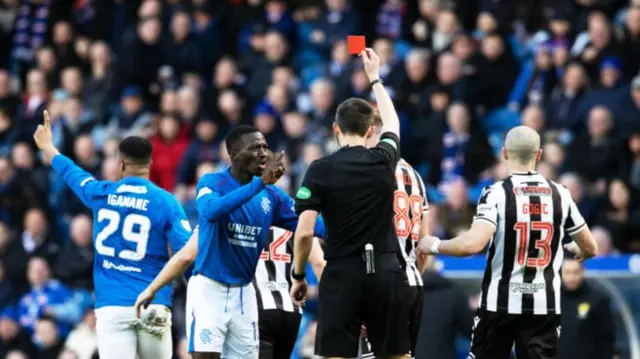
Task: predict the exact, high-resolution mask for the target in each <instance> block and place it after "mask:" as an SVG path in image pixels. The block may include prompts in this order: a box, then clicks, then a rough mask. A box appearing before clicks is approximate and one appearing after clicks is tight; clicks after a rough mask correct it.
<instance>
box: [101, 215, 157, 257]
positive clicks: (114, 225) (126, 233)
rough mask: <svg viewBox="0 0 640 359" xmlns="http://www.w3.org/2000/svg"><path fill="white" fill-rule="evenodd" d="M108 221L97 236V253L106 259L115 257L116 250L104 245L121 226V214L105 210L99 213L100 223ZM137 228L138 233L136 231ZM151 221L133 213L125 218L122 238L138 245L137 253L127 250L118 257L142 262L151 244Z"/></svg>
mask: <svg viewBox="0 0 640 359" xmlns="http://www.w3.org/2000/svg"><path fill="white" fill-rule="evenodd" d="M105 220H106V221H108V223H107V225H106V226H105V227H104V228H103V229H102V231H100V233H98V235H97V236H96V252H98V253H99V254H100V255H103V256H106V257H115V256H116V250H115V248H113V247H110V246H107V245H105V244H104V241H105V240H107V239H108V238H109V237H110V236H111V235H112V234H114V233H115V232H116V231H117V230H118V228H119V226H120V214H119V213H118V212H116V211H113V210H110V209H106V208H103V209H101V210H99V211H98V223H102V221H105ZM136 226H137V227H138V228H137V231H134V229H135V228H136ZM150 229H151V220H150V219H149V217H147V216H143V215H140V214H135V213H131V214H129V215H127V216H126V217H124V222H123V223H122V238H123V239H124V240H126V241H129V242H133V243H135V244H136V249H135V251H132V250H129V249H125V250H122V251H121V252H120V253H118V257H120V258H122V259H128V260H132V261H140V260H142V259H143V258H144V256H145V255H146V253H147V243H148V242H149V230H150Z"/></svg>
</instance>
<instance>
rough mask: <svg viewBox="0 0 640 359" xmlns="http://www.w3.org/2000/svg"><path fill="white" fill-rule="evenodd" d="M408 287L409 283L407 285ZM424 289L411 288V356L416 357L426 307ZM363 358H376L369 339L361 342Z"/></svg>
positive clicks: (409, 292) (409, 296)
mask: <svg viewBox="0 0 640 359" xmlns="http://www.w3.org/2000/svg"><path fill="white" fill-rule="evenodd" d="M407 285H408V283H407ZM423 300H424V289H423V288H422V287H420V286H414V287H411V286H410V287H409V290H408V297H407V305H408V306H409V341H410V342H411V356H415V353H416V344H417V343H418V331H419V330H420V321H421V320H422V307H423V305H424V303H423ZM360 351H361V354H362V358H363V359H366V358H375V356H374V355H373V350H372V348H371V347H370V345H369V342H368V339H367V338H362V340H360Z"/></svg>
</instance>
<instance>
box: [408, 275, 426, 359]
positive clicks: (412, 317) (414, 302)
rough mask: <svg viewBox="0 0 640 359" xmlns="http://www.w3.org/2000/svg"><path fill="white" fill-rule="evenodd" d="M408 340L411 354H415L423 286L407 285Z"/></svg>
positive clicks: (420, 319) (422, 301) (422, 303)
mask: <svg viewBox="0 0 640 359" xmlns="http://www.w3.org/2000/svg"><path fill="white" fill-rule="evenodd" d="M409 288H410V289H409V290H410V293H411V296H410V297H409V340H410V341H411V354H412V356H415V353H416V344H417V343H418V331H420V322H421V321H422V306H423V305H424V288H423V287H419V286H414V287H409Z"/></svg>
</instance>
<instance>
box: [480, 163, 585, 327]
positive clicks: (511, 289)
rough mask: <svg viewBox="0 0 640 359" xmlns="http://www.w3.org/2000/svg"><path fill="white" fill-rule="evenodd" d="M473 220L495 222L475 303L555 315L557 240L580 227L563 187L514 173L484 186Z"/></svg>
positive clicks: (558, 282) (499, 309) (512, 311)
mask: <svg viewBox="0 0 640 359" xmlns="http://www.w3.org/2000/svg"><path fill="white" fill-rule="evenodd" d="M474 220H475V221H484V222H486V223H489V224H490V225H492V226H495V227H496V232H495V234H494V236H493V238H492V239H491V242H490V243H489V251H488V253H487V268H486V270H485V273H484V278H483V280H482V294H481V297H480V303H479V305H480V307H481V308H482V309H485V310H487V311H490V312H499V313H508V314H534V315H552V314H560V285H561V280H560V268H561V266H562V261H563V258H564V252H563V250H562V239H563V238H564V237H565V236H566V235H574V234H577V233H579V232H580V231H582V230H583V229H585V228H586V223H585V221H584V219H583V218H582V216H581V215H580V212H579V211H578V207H577V206H576V204H575V202H574V201H573V199H572V198H571V195H570V193H569V190H568V189H567V188H565V187H564V186H561V185H559V184H557V183H555V182H552V181H548V180H546V179H545V178H544V177H542V176H541V175H539V174H537V173H514V174H512V175H511V176H509V177H508V178H507V179H505V180H504V181H500V182H497V183H495V184H494V185H492V186H490V187H486V188H485V189H484V191H483V192H482V195H481V196H480V199H479V201H478V207H477V214H476V217H475V219H474Z"/></svg>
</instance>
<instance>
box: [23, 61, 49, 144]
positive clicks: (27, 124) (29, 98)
mask: <svg viewBox="0 0 640 359" xmlns="http://www.w3.org/2000/svg"><path fill="white" fill-rule="evenodd" d="M48 92H49V89H48V88H47V82H46V78H45V75H44V73H43V72H42V71H39V70H31V71H29V73H28V74H27V91H26V94H25V96H24V97H23V100H22V109H21V111H20V120H19V121H18V125H19V126H20V130H21V134H22V135H23V136H28V134H31V133H33V130H35V128H36V126H37V125H38V124H39V123H42V111H43V110H44V109H45V108H46V106H47V100H48V98H49V93H48Z"/></svg>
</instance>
